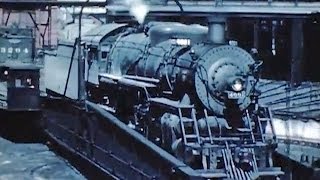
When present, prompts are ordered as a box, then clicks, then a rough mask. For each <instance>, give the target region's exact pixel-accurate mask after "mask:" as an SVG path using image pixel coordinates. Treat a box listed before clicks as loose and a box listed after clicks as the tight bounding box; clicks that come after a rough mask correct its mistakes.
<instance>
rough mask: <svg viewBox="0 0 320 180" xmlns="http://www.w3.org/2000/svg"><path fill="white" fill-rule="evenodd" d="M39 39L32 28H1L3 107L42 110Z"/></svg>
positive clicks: (0, 101)
mask: <svg viewBox="0 0 320 180" xmlns="http://www.w3.org/2000/svg"><path fill="white" fill-rule="evenodd" d="M34 58H35V39H34V37H33V31H32V29H29V28H19V27H17V26H12V27H1V28H0V109H2V110H4V111H13V112H17V111H20V112H21V111H28V112H35V111H36V112H37V111H39V110H40V90H39V79H40V67H39V66H37V65H36V64H35V63H34Z"/></svg>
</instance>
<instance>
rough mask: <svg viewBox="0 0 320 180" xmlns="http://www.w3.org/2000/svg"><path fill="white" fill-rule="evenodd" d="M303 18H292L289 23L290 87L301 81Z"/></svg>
mask: <svg viewBox="0 0 320 180" xmlns="http://www.w3.org/2000/svg"><path fill="white" fill-rule="evenodd" d="M303 41H304V38H303V19H292V24H291V77H290V85H291V87H293V86H296V85H298V84H300V83H301V81H302V75H303V72H302V70H303V68H302V65H303V64H302V62H303V48H304V42H303Z"/></svg>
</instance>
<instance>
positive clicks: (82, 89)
mask: <svg viewBox="0 0 320 180" xmlns="http://www.w3.org/2000/svg"><path fill="white" fill-rule="evenodd" d="M82 12H83V7H81V11H80V14H79V27H78V28H79V37H78V44H77V46H78V47H77V48H78V100H79V102H80V105H83V106H84V105H85V100H86V86H85V61H84V58H83V56H82V49H81V30H82V27H81V26H82Z"/></svg>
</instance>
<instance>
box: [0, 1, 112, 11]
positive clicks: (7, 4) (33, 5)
mask: <svg viewBox="0 0 320 180" xmlns="http://www.w3.org/2000/svg"><path fill="white" fill-rule="evenodd" d="M107 2H108V0H106V1H101V0H100V1H97V0H90V1H89V2H86V1H76V0H73V1H63V0H62V1H57V0H47V1H45V0H42V1H41V0H40V1H38V0H20V1H19V0H1V1H0V8H4V9H12V10H35V9H44V8H47V7H48V6H58V7H72V6H79V7H94V6H97V7H105V6H106V5H107Z"/></svg>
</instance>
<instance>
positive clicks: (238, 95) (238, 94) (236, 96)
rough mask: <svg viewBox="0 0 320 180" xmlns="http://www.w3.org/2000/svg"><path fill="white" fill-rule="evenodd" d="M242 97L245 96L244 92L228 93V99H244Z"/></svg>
mask: <svg viewBox="0 0 320 180" xmlns="http://www.w3.org/2000/svg"><path fill="white" fill-rule="evenodd" d="M244 96H245V94H244V92H228V98H229V99H240V98H244Z"/></svg>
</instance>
